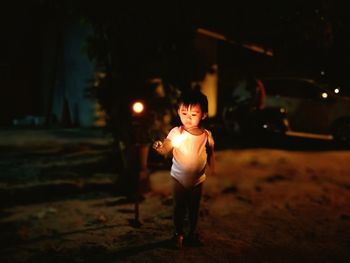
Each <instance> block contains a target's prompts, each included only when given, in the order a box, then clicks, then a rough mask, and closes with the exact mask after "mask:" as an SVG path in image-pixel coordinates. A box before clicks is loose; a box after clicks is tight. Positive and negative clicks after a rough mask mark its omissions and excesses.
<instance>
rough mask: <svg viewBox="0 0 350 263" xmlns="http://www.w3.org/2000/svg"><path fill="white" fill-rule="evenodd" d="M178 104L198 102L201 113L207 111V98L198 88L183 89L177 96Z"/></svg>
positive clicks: (186, 104) (188, 104) (186, 105)
mask: <svg viewBox="0 0 350 263" xmlns="http://www.w3.org/2000/svg"><path fill="white" fill-rule="evenodd" d="M180 104H183V105H184V106H185V107H188V106H190V105H196V104H199V106H200V107H201V109H202V111H203V113H208V98H207V96H205V95H204V94H203V93H202V92H201V91H200V90H198V89H191V90H187V91H183V92H182V93H181V96H180V98H179V105H180Z"/></svg>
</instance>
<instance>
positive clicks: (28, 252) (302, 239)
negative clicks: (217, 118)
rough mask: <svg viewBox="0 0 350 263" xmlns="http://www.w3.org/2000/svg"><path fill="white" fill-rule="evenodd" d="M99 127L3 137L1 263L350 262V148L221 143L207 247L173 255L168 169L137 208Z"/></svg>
mask: <svg viewBox="0 0 350 263" xmlns="http://www.w3.org/2000/svg"><path fill="white" fill-rule="evenodd" d="M110 145H111V138H110V137H109V136H108V135H106V134H104V133H103V132H101V131H96V130H93V131H91V130H87V131H81V130H51V131H45V130H15V131H14V130H1V131H0V197H1V210H0V231H1V232H0V233H1V236H0V244H1V246H0V262H3V263H5V262H308V263H309V262H350V249H349V248H350V205H349V203H348V202H349V201H348V200H350V172H349V171H350V151H349V150H344V149H343V150H340V149H334V148H332V147H323V148H322V147H321V148H320V147H311V148H309V149H306V148H305V147H304V148H300V150H298V147H291V148H285V147H284V148H276V147H275V148H272V147H270V148H269V147H231V148H230V147H226V148H220V147H218V149H217V152H216V162H217V174H216V175H215V176H214V175H212V174H210V173H209V174H208V179H207V181H206V182H205V186H204V196H203V200H202V206H201V213H200V230H201V234H202V237H203V240H204V242H205V245H204V246H202V247H184V249H183V250H180V251H179V250H175V249H173V247H172V246H171V243H170V242H169V238H170V237H171V235H172V231H173V225H172V198H171V191H170V178H169V170H168V169H167V167H158V168H157V169H153V170H152V173H151V175H150V180H151V191H150V192H148V193H146V194H145V195H144V198H143V200H142V201H141V202H140V204H139V219H140V223H141V225H135V220H134V219H135V210H134V208H135V204H134V202H133V201H132V200H130V199H127V198H125V197H124V196H122V195H120V194H119V193H118V191H117V190H116V186H115V179H116V173H115V167H114V165H113V163H111V162H112V160H113V158H112V156H111V146H110Z"/></svg>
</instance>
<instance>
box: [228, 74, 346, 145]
mask: <svg viewBox="0 0 350 263" xmlns="http://www.w3.org/2000/svg"><path fill="white" fill-rule="evenodd" d="M260 80H261V81H262V83H263V85H264V88H265V102H264V103H265V107H264V109H263V110H260V111H256V110H255V111H254V112H256V113H255V114H254V116H258V118H257V117H255V118H251V117H250V116H251V115H245V117H244V118H242V117H241V119H243V120H244V122H245V123H247V122H249V123H251V122H253V123H255V124H257V125H256V126H255V132H256V133H261V131H263V130H267V131H269V132H273V133H279V134H280V133H282V134H284V135H288V136H300V137H311V138H319V139H329V140H332V139H334V140H336V141H340V142H347V143H349V142H350V98H349V97H343V96H341V95H339V94H337V93H336V92H337V90H336V89H333V88H332V87H331V86H330V85H328V84H325V83H319V82H317V81H315V80H312V79H306V78H295V77H293V78H291V77H270V78H267V77H265V78H261V79H260ZM234 93H235V96H234V98H232V100H231V103H228V104H227V105H226V106H225V107H224V111H223V120H224V123H225V125H226V126H227V127H228V129H235V130H236V131H238V130H240V132H244V133H245V132H246V131H244V129H243V126H242V124H240V121H237V120H238V119H239V117H237V116H244V115H242V113H241V112H239V111H238V110H237V109H239V108H240V106H233V105H239V103H241V102H242V99H240V98H237V96H238V97H239V94H240V92H234ZM242 94H243V93H242ZM248 97H249V96H248ZM235 101H236V102H239V103H238V104H237V103H236V102H235ZM247 111H248V112H251V111H252V110H251V109H250V110H247ZM247 111H246V112H247ZM241 123H243V122H241ZM251 127H253V126H251ZM250 130H251V129H250Z"/></svg>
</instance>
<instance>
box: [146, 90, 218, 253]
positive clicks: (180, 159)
mask: <svg viewBox="0 0 350 263" xmlns="http://www.w3.org/2000/svg"><path fill="white" fill-rule="evenodd" d="M177 112H178V115H179V117H180V120H181V123H182V125H181V126H179V127H174V128H172V130H171V131H170V132H169V134H168V135H167V137H166V139H165V140H164V141H163V142H161V141H156V142H155V143H154V144H153V148H154V149H155V150H156V151H157V152H158V153H159V154H162V155H167V154H169V153H172V156H173V159H172V162H173V163H172V166H171V171H170V175H171V178H172V181H173V200H174V211H173V212H174V214H173V219H174V225H175V235H174V239H175V243H176V247H177V248H182V245H183V241H184V219H185V216H186V212H188V219H189V233H188V236H187V237H186V240H185V242H188V244H190V245H201V244H202V242H201V240H200V239H199V235H198V233H197V231H196V230H197V229H196V228H197V221H198V215H199V207H200V201H201V196H202V187H203V182H204V181H205V179H206V175H205V170H206V167H207V162H208V163H209V164H210V168H211V171H212V172H214V170H215V163H214V140H213V137H212V134H211V132H210V131H208V130H206V129H204V128H203V127H201V126H200V123H201V121H202V120H204V119H205V118H206V117H207V114H208V100H207V97H206V96H205V95H204V94H203V93H201V92H200V91H199V90H191V91H189V92H186V93H183V94H182V95H181V97H180V103H179V107H178V111H177Z"/></svg>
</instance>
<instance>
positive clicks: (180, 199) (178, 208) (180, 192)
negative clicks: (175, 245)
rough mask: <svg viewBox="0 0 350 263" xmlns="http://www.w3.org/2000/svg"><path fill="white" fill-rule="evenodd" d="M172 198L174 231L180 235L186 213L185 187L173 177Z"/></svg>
mask: <svg viewBox="0 0 350 263" xmlns="http://www.w3.org/2000/svg"><path fill="white" fill-rule="evenodd" d="M173 199H174V215H173V220H174V225H175V232H176V234H181V235H182V234H183V226H184V219H185V214H186V189H185V188H184V187H183V186H182V185H181V184H180V183H179V182H178V181H177V180H175V179H173Z"/></svg>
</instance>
